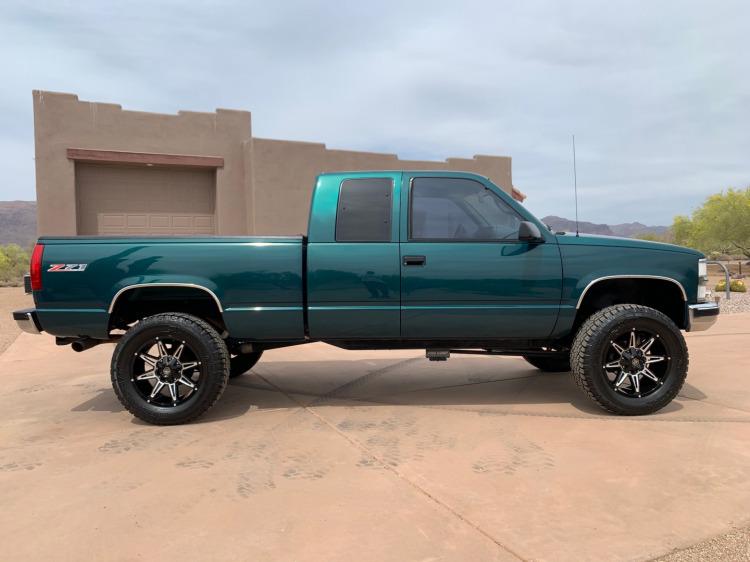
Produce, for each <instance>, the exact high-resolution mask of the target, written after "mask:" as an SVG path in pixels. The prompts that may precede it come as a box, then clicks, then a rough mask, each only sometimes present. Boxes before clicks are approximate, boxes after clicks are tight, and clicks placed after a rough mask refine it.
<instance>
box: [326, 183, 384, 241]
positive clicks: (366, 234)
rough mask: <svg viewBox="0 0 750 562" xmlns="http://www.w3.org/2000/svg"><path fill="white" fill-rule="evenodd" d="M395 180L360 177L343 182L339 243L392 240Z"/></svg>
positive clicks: (338, 232)
mask: <svg viewBox="0 0 750 562" xmlns="http://www.w3.org/2000/svg"><path fill="white" fill-rule="evenodd" d="M392 209H393V181H392V180H391V179H390V178H358V179H347V180H344V181H343V182H341V187H340V188H339V201H338V207H337V209H336V242H391V214H392Z"/></svg>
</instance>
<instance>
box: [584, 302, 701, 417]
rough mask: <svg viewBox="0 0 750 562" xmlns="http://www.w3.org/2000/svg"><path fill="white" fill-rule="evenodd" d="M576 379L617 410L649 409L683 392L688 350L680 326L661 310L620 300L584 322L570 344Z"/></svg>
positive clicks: (631, 413)
mask: <svg viewBox="0 0 750 562" xmlns="http://www.w3.org/2000/svg"><path fill="white" fill-rule="evenodd" d="M570 362H571V367H572V373H573V379H574V380H575V381H576V383H577V384H578V386H579V387H581V389H582V390H583V391H584V392H586V394H588V396H589V397H590V398H591V399H593V400H594V401H595V402H596V403H597V404H598V405H599V406H600V407H601V408H603V409H605V410H607V411H608V412H612V413H614V414H620V415H626V416H636V415H643V414H650V413H653V412H656V411H658V410H660V409H662V408H663V407H664V406H666V405H667V404H669V403H670V402H671V401H672V400H673V399H674V397H675V396H677V394H678V393H679V392H680V389H681V388H682V385H683V383H684V382H685V378H686V377H687V370H688V351H687V346H686V345H685V339H684V338H683V337H682V333H681V332H680V330H679V328H677V326H676V325H675V324H674V322H672V320H670V319H669V318H668V317H667V316H666V315H664V314H662V313H661V312H659V311H658V310H654V309H653V308H649V307H646V306H640V305H634V304H619V305H615V306H610V307H607V308H605V309H602V310H600V311H599V312H597V313H596V314H594V315H593V316H591V317H590V318H589V319H588V320H586V322H584V323H583V325H582V326H581V328H580V329H579V331H578V333H577V334H576V337H575V339H574V340H573V346H572V348H571V354H570Z"/></svg>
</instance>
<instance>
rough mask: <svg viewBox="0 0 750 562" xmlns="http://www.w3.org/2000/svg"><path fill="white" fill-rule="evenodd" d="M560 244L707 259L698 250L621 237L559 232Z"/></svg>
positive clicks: (558, 240)
mask: <svg viewBox="0 0 750 562" xmlns="http://www.w3.org/2000/svg"><path fill="white" fill-rule="evenodd" d="M555 236H556V237H557V242H558V243H559V244H567V245H572V246H616V247H619V248H637V249H642V250H660V251H662V252H664V251H666V252H680V253H683V254H690V255H694V256H696V257H698V258H702V257H705V256H704V255H703V254H702V253H701V252H699V251H698V250H693V249H692V248H686V247H685V246H677V245H675V244H666V243H664V242H652V241H650V240H638V239H635V238H621V237H619V236H602V235H598V234H581V235H579V236H576V235H575V234H573V233H570V232H558V233H557V234H556V235H555Z"/></svg>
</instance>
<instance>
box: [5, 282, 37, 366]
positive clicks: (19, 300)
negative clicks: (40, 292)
mask: <svg viewBox="0 0 750 562" xmlns="http://www.w3.org/2000/svg"><path fill="white" fill-rule="evenodd" d="M31 306H34V301H33V300H32V298H31V296H30V295H27V294H25V293H24V292H23V287H0V353H2V352H3V351H5V350H6V349H7V348H8V346H9V345H10V344H11V343H13V340H15V339H16V337H18V334H19V333H20V330H19V329H18V326H16V322H15V320H13V316H12V313H13V311H14V310H18V309H21V308H29V307H31Z"/></svg>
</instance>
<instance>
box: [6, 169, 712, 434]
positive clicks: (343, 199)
mask: <svg viewBox="0 0 750 562" xmlns="http://www.w3.org/2000/svg"><path fill="white" fill-rule="evenodd" d="M706 282H707V278H706V263H705V260H704V259H703V255H702V254H700V253H699V252H696V251H694V250H691V249H688V248H683V247H679V246H673V245H669V244H660V243H654V242H645V241H640V240H631V239H622V238H611V237H598V236H583V235H581V236H578V235H575V234H568V233H555V232H552V231H551V230H550V229H549V228H547V227H546V226H545V225H544V224H542V223H541V222H540V221H539V220H537V219H536V218H535V217H534V216H532V215H531V214H530V213H529V212H528V211H527V210H526V209H524V208H523V207H522V206H521V205H520V204H518V203H517V202H516V201H514V200H513V199H512V198H510V197H509V196H508V195H507V194H506V193H505V192H504V191H503V190H502V189H500V188H499V187H497V186H496V185H494V184H493V183H492V182H490V181H489V180H488V179H487V178H484V177H480V176H477V175H474V174H469V173H463V172H415V171H393V172H383V171H379V172H354V173H351V172H350V173H331V174H322V175H321V176H319V177H318V178H317V181H316V184H315V191H314V194H313V198H312V204H311V210H310V220H309V229H308V234H307V236H288V237H270V236H240V237H222V236H218V237H194V238H192V237H191V238H184V237H169V238H159V237H139V238H122V237H65V238H63V237H43V238H40V239H39V242H38V243H37V245H36V247H35V249H34V252H33V255H32V259H31V268H30V275H29V277H28V283H27V285H28V287H27V290H29V291H30V292H33V295H34V302H35V305H36V308H34V309H28V310H19V311H16V312H15V313H14V317H15V319H16V320H17V322H18V324H19V325H20V326H21V328H22V329H24V330H25V331H27V332H32V333H40V332H42V331H44V332H47V333H49V334H52V335H54V336H56V338H57V343H58V344H60V345H68V344H69V345H71V346H72V348H73V349H74V350H76V351H83V350H85V349H88V348H90V347H92V346H94V345H97V344H100V343H103V342H116V343H117V345H116V347H115V351H114V354H113V357H112V365H111V375H112V384H113V387H114V390H115V393H116V394H117V397H118V398H119V399H120V401H121V402H122V404H123V405H124V406H125V408H127V409H128V410H129V411H130V412H131V413H132V414H133V415H135V416H137V417H138V418H140V419H142V420H144V421H147V422H150V423H154V424H179V423H185V422H189V421H191V420H193V419H195V418H197V417H198V416H200V415H201V414H203V413H204V412H206V410H208V409H209V408H210V407H211V406H212V405H213V404H214V402H216V401H217V400H218V398H219V397H220V396H221V394H222V392H223V391H224V388H225V387H226V385H227V380H228V378H229V377H232V376H237V375H241V374H242V373H245V372H247V371H248V370H249V369H251V368H252V367H253V365H255V363H256V362H257V361H258V360H259V359H260V357H261V354H262V353H263V351H265V350H267V349H273V348H277V347H284V346H292V345H298V344H303V343H308V342H314V341H323V342H326V343H329V344H331V345H335V346H338V347H341V348H345V349H396V348H398V349H404V348H414V349H425V350H426V356H427V359H431V360H438V361H439V360H446V359H448V357H449V356H450V355H451V354H458V353H482V354H490V355H518V356H522V357H524V358H525V359H526V360H527V361H528V362H529V363H530V364H531V365H533V366H534V367H536V368H538V369H540V370H542V371H549V372H554V371H559V372H564V371H571V372H572V375H573V379H574V380H575V381H576V383H577V384H578V385H579V386H580V387H581V389H582V390H583V391H584V392H586V393H587V394H588V395H589V396H590V397H591V398H592V399H593V400H594V401H595V402H596V403H597V404H598V405H599V406H601V407H602V408H604V409H605V410H607V411H609V412H612V413H615V414H623V415H638V414H648V413H651V412H654V411H656V410H659V409H660V408H662V407H664V406H665V405H666V404H668V403H669V402H670V401H671V400H672V399H673V398H674V397H675V396H676V395H677V393H678V392H679V390H680V388H681V387H682V384H683V382H684V380H685V377H686V376H687V370H688V352H687V348H686V345H685V340H684V338H683V336H682V333H681V330H685V331H691V330H704V329H706V328H708V327H709V326H710V325H711V324H712V323H713V322H714V321H715V320H716V318H717V316H718V313H719V310H718V307H717V306H716V304H714V303H708V302H704V301H705V298H704V297H705V292H706Z"/></svg>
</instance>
